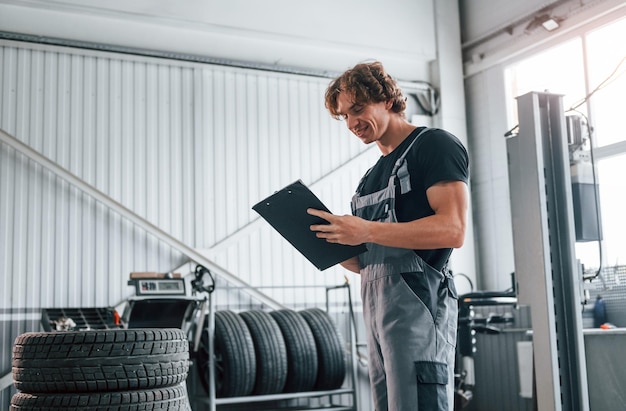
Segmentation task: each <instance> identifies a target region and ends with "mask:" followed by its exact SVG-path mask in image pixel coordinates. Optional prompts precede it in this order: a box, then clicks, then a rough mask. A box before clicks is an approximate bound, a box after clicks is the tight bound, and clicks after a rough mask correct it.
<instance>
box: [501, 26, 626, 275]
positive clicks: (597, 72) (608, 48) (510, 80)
mask: <svg viewBox="0 0 626 411" xmlns="http://www.w3.org/2000/svg"><path fill="white" fill-rule="evenodd" d="M624 38H626V19H622V20H618V21H616V22H614V23H612V24H610V25H607V26H605V27H602V28H600V29H597V30H594V31H592V32H588V33H586V34H585V35H584V36H582V37H580V38H577V39H574V40H571V41H568V42H566V43H564V44H561V45H559V46H557V47H553V48H551V49H549V50H547V51H545V52H542V53H540V54H537V55H535V56H533V57H531V58H528V59H526V60H524V61H521V62H518V63H515V64H514V65H512V66H510V67H509V68H508V69H507V72H506V77H505V78H506V81H507V90H508V93H509V95H508V97H509V99H508V101H509V102H511V104H509V106H510V107H509V113H510V119H511V121H510V124H511V127H513V125H515V124H517V104H516V100H515V97H517V96H520V95H523V94H525V93H528V92H531V91H548V92H550V93H554V94H562V95H563V104H564V107H565V109H566V110H568V109H570V108H573V107H577V108H576V110H577V111H578V112H580V113H582V114H584V115H585V116H589V121H590V124H591V126H592V127H593V134H592V144H593V147H594V148H598V147H610V148H612V149H611V150H605V151H603V153H605V154H604V156H594V157H595V163H596V170H597V173H596V174H597V177H598V184H599V192H600V196H599V200H600V210H601V213H600V214H601V217H602V231H603V241H602V248H601V251H600V248H599V247H598V245H599V244H598V243H597V242H592V243H577V244H576V255H577V258H578V259H580V260H581V262H582V263H583V264H584V265H585V266H586V267H590V268H591V267H598V266H599V265H600V255H602V264H603V265H605V266H606V265H609V266H610V265H626V213H624V212H623V209H624V200H623V198H622V197H623V193H624V192H626V182H624V179H623V177H622V176H624V175H626V144H624V142H625V141H626V129H625V128H624V127H623V126H622V125H621V121H622V120H623V118H624V116H625V115H626V111H625V110H624V107H625V106H626V104H625V101H624V100H626V76H624V74H625V73H626V43H625V42H623V41H622V39H624ZM588 95H589V96H588ZM586 96H588V99H586ZM587 149H589V147H587Z"/></svg>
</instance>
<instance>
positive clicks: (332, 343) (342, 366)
mask: <svg viewBox="0 0 626 411" xmlns="http://www.w3.org/2000/svg"><path fill="white" fill-rule="evenodd" d="M299 314H300V315H301V316H302V317H303V318H304V320H305V321H306V322H307V323H308V324H309V327H310V328H311V332H312V333H313V337H314V338H315V345H316V347H317V360H318V362H317V364H318V369H317V380H316V381H315V386H314V389H315V390H334V389H338V388H341V386H342V385H343V381H344V379H345V376H346V360H345V355H344V350H343V342H342V338H341V336H340V334H339V332H338V330H337V327H336V326H335V324H334V323H333V321H332V319H331V318H330V316H329V315H328V313H327V312H326V311H324V310H321V309H319V308H309V309H306V310H302V311H300V312H299Z"/></svg>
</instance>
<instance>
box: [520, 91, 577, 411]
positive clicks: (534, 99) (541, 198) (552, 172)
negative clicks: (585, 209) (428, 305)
mask: <svg viewBox="0 0 626 411" xmlns="http://www.w3.org/2000/svg"><path fill="white" fill-rule="evenodd" d="M517 103H518V116H519V133H518V134H517V135H516V136H514V137H511V138H509V139H508V140H507V154H508V158H509V183H510V196H511V215H512V221H513V243H514V256H515V273H516V278H517V282H518V293H519V295H518V301H519V303H520V304H522V305H529V306H530V310H531V318H532V328H533V352H534V368H535V383H536V393H535V396H536V401H537V405H538V409H539V411H561V410H565V411H579V410H581V411H587V410H589V393H588V389H587V367H586V362H585V351H584V341H583V333H582V316H581V299H580V294H579V290H580V283H581V281H582V277H581V275H580V273H579V269H578V264H577V262H576V256H575V249H574V243H575V234H574V213H573V205H572V200H571V198H572V197H571V194H572V193H571V180H570V175H569V155H568V150H567V136H566V129H565V115H564V110H563V102H562V97H561V96H560V95H554V94H548V93H535V92H533V93H528V94H525V95H522V96H520V97H518V99H517Z"/></svg>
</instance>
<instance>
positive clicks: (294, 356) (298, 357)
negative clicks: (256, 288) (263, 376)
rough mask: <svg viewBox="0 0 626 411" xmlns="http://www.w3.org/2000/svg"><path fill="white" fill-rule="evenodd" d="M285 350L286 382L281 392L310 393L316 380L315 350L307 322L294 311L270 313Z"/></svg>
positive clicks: (286, 310) (285, 310)
mask: <svg viewBox="0 0 626 411" xmlns="http://www.w3.org/2000/svg"><path fill="white" fill-rule="evenodd" d="M270 315H271V316H272V317H274V319H275V320H276V322H277V323H278V326H279V327H280V331H281V333H282V335H283V339H284V340H285V346H286V348H287V382H286V383H285V388H284V389H283V392H285V393H291V392H303V391H312V390H313V387H314V386H315V380H316V378H317V349H316V348H315V339H314V338H313V333H312V332H311V328H310V327H309V325H308V324H307V322H306V321H305V320H304V318H302V316H300V315H299V314H298V313H297V312H296V311H292V310H289V309H283V310H276V311H271V312H270Z"/></svg>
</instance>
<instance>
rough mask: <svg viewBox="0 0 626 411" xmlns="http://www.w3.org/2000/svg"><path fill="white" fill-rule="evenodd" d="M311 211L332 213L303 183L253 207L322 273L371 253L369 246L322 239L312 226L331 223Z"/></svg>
mask: <svg viewBox="0 0 626 411" xmlns="http://www.w3.org/2000/svg"><path fill="white" fill-rule="evenodd" d="M308 208H315V209H317V210H324V211H327V212H329V213H330V210H328V208H327V207H326V206H325V205H324V204H323V203H322V201H321V200H320V199H319V198H318V197H317V196H316V195H315V194H314V193H313V192H312V191H311V190H309V188H308V187H307V186H306V185H304V184H303V183H302V181H301V180H298V181H296V182H294V183H292V184H289V185H288V186H287V187H285V188H283V189H282V190H279V191H277V192H275V193H274V194H272V195H271V196H269V197H267V198H265V199H264V200H262V201H259V202H258V203H257V204H255V205H254V206H253V207H252V209H253V210H254V211H256V212H257V213H259V214H260V215H261V217H263V218H264V219H265V220H266V221H267V222H268V223H270V225H271V226H272V227H274V229H276V231H278V232H279V233H280V234H281V235H282V236H283V237H284V238H285V239H286V240H287V241H289V242H290V243H291V245H293V246H294V247H295V248H296V249H297V250H298V251H299V252H300V253H301V254H302V255H304V256H305V257H306V258H307V259H308V260H309V261H310V262H311V263H313V265H314V266H315V267H317V268H318V269H319V270H325V269H327V268H329V267H332V266H334V265H335V264H338V263H340V262H342V261H345V260H347V259H349V258H352V257H354V256H356V255H359V254H361V253H363V252H365V251H367V247H366V246H365V244H361V245H357V246H351V245H343V244H336V243H329V242H327V241H326V240H325V239H323V238H318V237H317V236H316V235H315V232H314V231H311V229H310V226H311V225H313V224H325V223H327V221H326V220H324V219H322V218H319V217H316V216H313V215H310V214H308V213H307V212H306V210H307V209H308Z"/></svg>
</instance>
